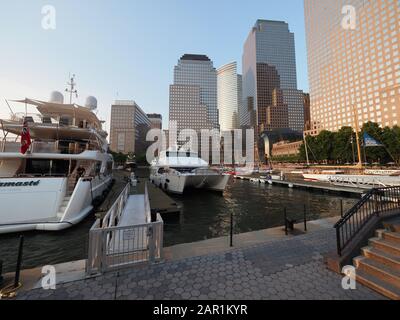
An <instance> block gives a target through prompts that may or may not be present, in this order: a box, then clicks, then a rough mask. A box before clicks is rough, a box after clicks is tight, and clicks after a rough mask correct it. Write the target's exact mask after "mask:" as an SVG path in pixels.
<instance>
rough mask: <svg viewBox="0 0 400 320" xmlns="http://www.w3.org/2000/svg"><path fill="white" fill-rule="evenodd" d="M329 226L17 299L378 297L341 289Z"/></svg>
mask: <svg viewBox="0 0 400 320" xmlns="http://www.w3.org/2000/svg"><path fill="white" fill-rule="evenodd" d="M334 244H335V235H334V232H333V231H332V230H322V231H317V232H314V233H311V234H306V235H302V236H298V237H295V238H288V239H286V240H283V241H282V240H281V241H274V242H269V243H266V244H262V245H256V246H254V247H248V248H245V249H235V250H233V251H228V252H226V253H220V254H210V255H205V256H201V257H194V258H188V259H184V260H181V261H170V262H165V263H162V264H158V265H151V266H145V267H141V268H132V269H129V270H124V271H120V272H114V273H109V274H106V275H102V276H99V277H96V278H92V279H86V280H82V281H77V282H72V283H67V284H63V285H60V286H58V287H57V289H56V290H54V291H45V290H42V289H36V290H32V291H30V292H26V293H23V294H21V295H20V296H19V297H18V298H19V299H34V300H37V299H51V300H53V299H55V300H71V299H72V300H81V299H85V300H98V299H101V300H114V299H122V300H127V299H128V300H152V299H157V300H186V299H196V300H216V299H222V300H224V299H230V300H331V299H334V300H376V299H384V298H383V297H382V296H380V295H379V294H377V293H375V292H374V291H371V290H370V289H368V288H366V287H363V286H361V285H359V284H357V289H356V290H349V291H347V290H343V289H342V286H341V280H342V278H341V276H340V275H337V274H335V273H333V272H331V271H329V270H327V269H326V266H325V265H324V263H323V258H322V255H323V254H324V253H327V252H330V251H331V250H334Z"/></svg>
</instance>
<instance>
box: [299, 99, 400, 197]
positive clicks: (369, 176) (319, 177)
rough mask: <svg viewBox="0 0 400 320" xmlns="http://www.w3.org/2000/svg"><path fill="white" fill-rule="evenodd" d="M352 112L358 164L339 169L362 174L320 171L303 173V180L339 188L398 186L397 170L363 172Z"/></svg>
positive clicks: (399, 177)
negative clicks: (339, 186)
mask: <svg viewBox="0 0 400 320" xmlns="http://www.w3.org/2000/svg"><path fill="white" fill-rule="evenodd" d="M353 112H354V119H355V129H356V130H355V131H356V141H357V154H358V164H357V165H355V166H346V167H340V168H343V169H353V170H357V171H361V172H363V174H351V175H349V174H345V171H344V170H322V171H319V172H311V173H310V172H308V173H303V178H304V180H306V181H313V182H325V183H331V184H335V185H341V186H343V185H345V186H349V187H355V188H365V189H371V188H374V187H390V186H398V185H400V171H399V170H364V169H365V168H364V164H363V162H362V158H361V145H360V137H359V132H360V128H359V124H358V116H357V112H356V109H355V106H353ZM368 138H369V139H372V140H373V138H371V137H369V136H368ZM364 140H365V137H364ZM304 141H305V147H306V156H307V164H308V165H310V162H309V158H308V146H307V139H306V138H305V137H304ZM375 142H376V141H375ZM364 145H365V142H364ZM376 145H377V143H376Z"/></svg>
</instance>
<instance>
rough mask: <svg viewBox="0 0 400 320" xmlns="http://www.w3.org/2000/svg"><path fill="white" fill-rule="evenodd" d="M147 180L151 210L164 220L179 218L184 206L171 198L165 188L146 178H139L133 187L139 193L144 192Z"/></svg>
mask: <svg viewBox="0 0 400 320" xmlns="http://www.w3.org/2000/svg"><path fill="white" fill-rule="evenodd" d="M146 182H147V188H148V193H149V200H150V208H151V212H152V213H153V214H154V213H159V214H160V215H161V216H162V218H163V220H167V221H168V220H169V219H175V218H179V217H180V214H181V211H182V208H181V207H180V206H179V205H178V204H177V203H176V202H175V200H174V199H172V198H170V197H169V196H168V195H167V194H166V193H165V192H164V191H163V190H161V189H160V188H158V187H156V186H155V185H153V184H152V183H149V182H148V179H146V178H139V179H138V184H137V187H136V188H132V191H135V192H136V193H138V194H141V193H144V187H145V185H146Z"/></svg>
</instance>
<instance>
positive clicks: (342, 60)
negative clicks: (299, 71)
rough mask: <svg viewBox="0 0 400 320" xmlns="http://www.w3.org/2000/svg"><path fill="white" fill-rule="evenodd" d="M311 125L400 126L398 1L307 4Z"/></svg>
mask: <svg viewBox="0 0 400 320" xmlns="http://www.w3.org/2000/svg"><path fill="white" fill-rule="evenodd" d="M305 19H306V31H307V47H308V48H307V49H308V71H309V82H310V99H311V120H312V121H313V122H316V123H319V124H320V125H321V126H322V127H323V128H325V129H327V130H331V131H337V130H339V129H340V128H341V127H343V126H352V127H354V123H355V121H354V119H355V118H356V117H355V116H354V109H355V110H356V114H357V115H358V117H357V118H358V121H359V126H361V125H362V124H363V123H365V122H368V121H372V122H377V123H379V124H380V125H382V126H394V125H400V54H399V46H400V1H399V0H374V1H366V0H323V1H314V0H305Z"/></svg>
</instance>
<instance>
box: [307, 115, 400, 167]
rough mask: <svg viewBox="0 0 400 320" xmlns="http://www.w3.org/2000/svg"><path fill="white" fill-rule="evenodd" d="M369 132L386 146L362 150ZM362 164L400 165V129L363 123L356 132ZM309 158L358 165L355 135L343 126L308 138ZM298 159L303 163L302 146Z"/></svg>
mask: <svg viewBox="0 0 400 320" xmlns="http://www.w3.org/2000/svg"><path fill="white" fill-rule="evenodd" d="M364 133H368V134H369V135H370V136H371V137H372V138H374V139H376V140H377V141H379V142H381V143H382V144H384V145H385V147H367V148H363V136H364ZM359 138H360V145H361V146H362V147H361V149H362V150H361V151H362V161H363V162H364V161H365V158H366V160H367V162H369V163H375V162H376V163H382V164H386V163H389V162H396V164H398V165H400V128H399V127H398V126H395V127H393V128H389V127H386V128H383V129H382V128H381V127H380V126H379V125H378V124H377V123H373V122H368V123H365V124H364V126H363V127H362V129H361V132H360V133H359ZM307 145H308V155H309V159H310V161H311V162H314V163H319V164H321V163H329V164H346V163H353V161H355V162H358V152H357V144H356V134H355V132H354V131H353V129H352V128H351V127H343V128H342V129H340V130H339V131H338V132H329V131H322V132H321V133H320V134H319V135H318V136H317V137H307ZM299 160H300V161H305V160H306V150H305V145H304V144H303V145H302V146H301V148H300V154H299Z"/></svg>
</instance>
